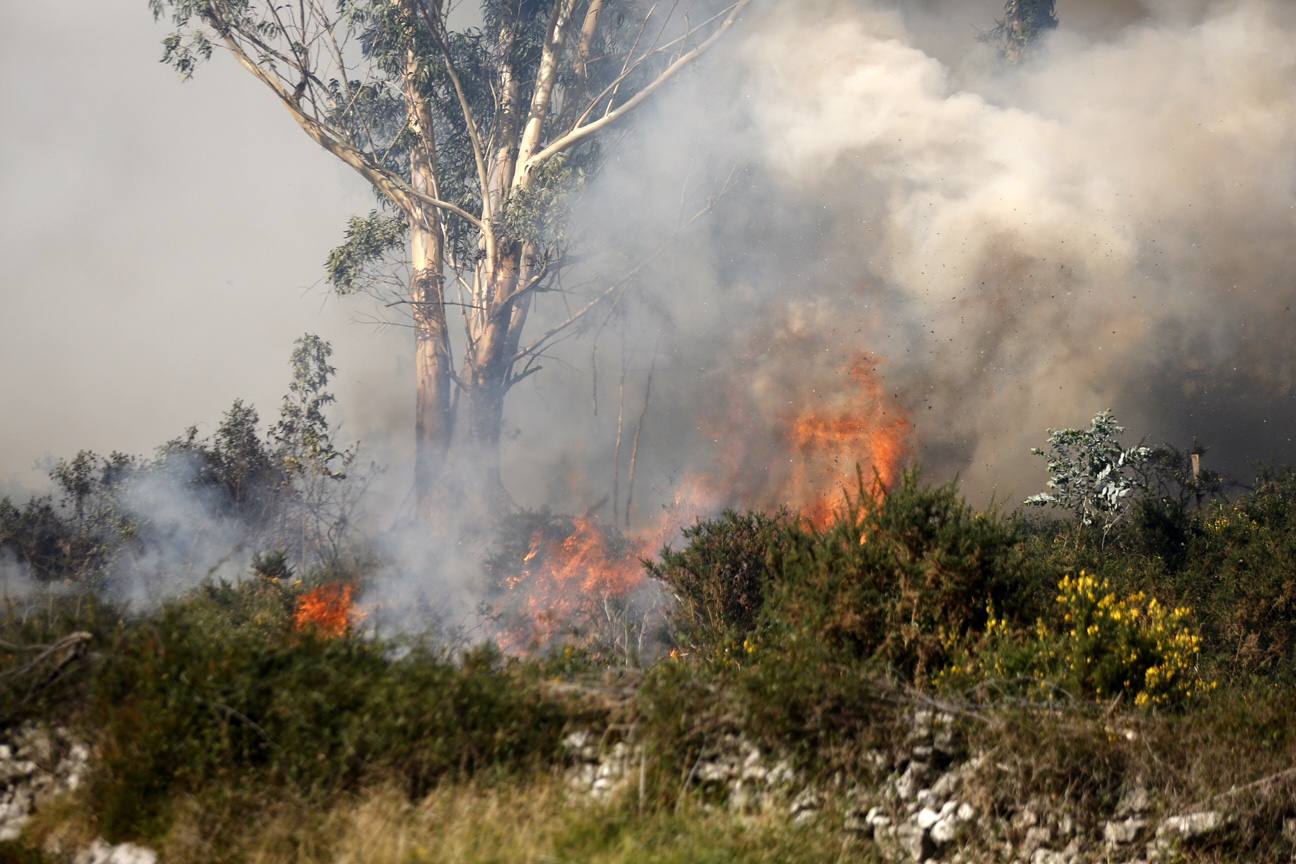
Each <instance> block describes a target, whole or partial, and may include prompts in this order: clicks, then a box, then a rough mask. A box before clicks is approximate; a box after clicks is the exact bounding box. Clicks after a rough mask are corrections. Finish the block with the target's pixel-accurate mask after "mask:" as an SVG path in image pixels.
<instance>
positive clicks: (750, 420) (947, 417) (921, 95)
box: [9, 0, 1296, 613]
mask: <svg viewBox="0 0 1296 864" xmlns="http://www.w3.org/2000/svg"><path fill="white" fill-rule="evenodd" d="M1001 8H1002V4H1001V3H1000V2H998V0H977V2H963V0H922V2H912V3H900V2H898V0H895V2H883V0H877V2H862V0H850V2H848V0H809V2H800V0H799V2H795V3H794V2H781V3H774V2H767V3H765V4H763V5H756V4H754V6H753V13H752V14H751V16H750V17H749V19H748V20H747V21H745V22H744V24H743V26H742V28H741V29H740V30H736V31H735V33H734V34H733V38H732V39H730V40H729V42H728V43H727V44H726V45H725V46H724V47H723V49H722V50H720V51H717V52H716V53H714V54H713V55H711V56H710V57H709V58H708V60H707V63H706V65H705V66H704V67H701V72H700V74H696V75H692V76H691V77H689V78H688V79H687V80H683V81H681V82H678V83H677V85H676V86H674V87H673V88H672V89H671V90H670V91H669V92H668V94H667V95H666V96H665V98H664V99H662V100H661V101H660V102H658V103H656V104H655V105H653V107H651V108H649V109H645V111H644V113H642V114H641V115H640V116H639V117H638V118H637V120H636V121H635V123H634V126H633V127H632V128H630V129H628V130H622V131H621V132H620V133H618V137H617V138H616V140H615V142H614V144H613V146H609V148H608V152H609V153H611V154H613V155H612V161H611V162H610V163H609V164H608V165H607V166H606V170H605V171H604V172H603V173H602V174H601V175H600V176H599V177H598V179H597V180H596V181H595V182H594V184H593V185H592V186H591V187H590V188H589V189H587V190H585V191H584V192H583V193H581V195H580V197H579V199H578V200H577V201H575V202H574V204H575V209H574V213H575V224H574V225H573V226H572V229H573V231H572V233H573V235H574V236H576V237H577V238H579V240H580V241H581V242H582V244H583V248H582V251H583V252H587V253H588V252H591V251H592V252H595V253H598V254H594V255H592V256H591V257H590V258H589V259H587V263H585V264H583V265H582V266H581V268H580V270H579V271H578V272H573V273H570V274H568V278H567V279H566V280H565V281H566V287H568V288H570V289H572V291H573V292H581V291H583V292H587V294H586V295H585V296H588V292H592V291H597V290H600V289H601V288H602V287H603V286H606V285H608V284H611V282H612V281H613V280H615V279H617V278H618V277H619V275H620V274H621V273H622V272H624V271H625V270H626V269H627V267H629V266H632V265H635V264H638V263H641V262H643V261H645V260H650V263H649V264H648V265H647V266H646V268H645V269H643V270H642V272H641V275H640V276H639V277H638V278H637V279H635V280H633V281H631V282H630V283H628V284H627V286H626V288H625V290H624V292H622V293H621V294H620V295H618V297H619V299H618V301H617V302H616V303H614V304H610V305H609V306H607V307H606V308H605V309H604V310H603V311H602V312H601V313H600V314H599V315H595V316H590V317H589V319H588V320H587V325H588V326H586V327H585V328H584V329H583V331H582V332H580V333H579V334H578V335H579V337H580V338H575V339H572V340H570V341H567V342H564V343H562V344H561V345H559V346H558V347H557V348H555V349H554V350H553V351H552V352H551V354H550V356H549V357H548V358H547V359H546V360H545V362H544V366H545V369H544V371H543V372H542V373H541V374H539V375H536V376H534V377H532V378H530V379H528V380H527V381H526V382H525V383H524V384H523V385H522V386H520V387H519V388H518V389H517V390H516V391H515V392H514V393H513V394H512V395H511V396H510V399H511V401H510V403H509V406H508V411H507V421H508V422H507V427H508V428H507V429H506V434H505V440H506V445H505V454H504V459H505V471H506V482H507V484H508V486H509V488H510V491H511V492H512V494H513V496H514V497H515V499H516V500H517V502H518V503H519V504H521V505H524V506H529V507H540V506H550V507H552V508H553V509H554V510H557V511H565V512H575V513H580V512H585V511H586V510H587V509H588V510H593V511H594V512H597V513H598V514H599V515H600V516H601V517H602V518H604V519H605V520H607V519H609V518H610V517H613V516H615V517H616V519H617V520H618V522H619V523H621V524H625V523H626V519H627V511H629V512H630V517H631V518H630V524H631V526H632V528H634V529H636V530H643V529H645V528H646V527H648V526H650V525H652V524H654V523H655V522H656V521H657V520H659V519H663V518H668V517H670V516H671V514H672V513H675V514H679V513H684V514H688V513H690V512H692V511H690V510H688V509H687V508H683V509H681V508H679V507H678V505H676V504H675V499H676V498H677V496H678V495H679V494H680V493H681V491H682V490H687V491H691V492H693V493H697V490H698V489H699V487H698V486H696V485H694V486H688V485H687V484H688V483H690V482H692V481H690V479H689V478H690V477H692V475H694V474H697V473H701V474H704V475H707V476H709V477H710V478H711V481H712V482H711V484H710V485H708V486H706V487H705V494H700V495H699V498H700V499H701V500H698V501H694V502H692V503H693V504H694V505H695V506H696V507H697V508H699V509H703V510H705V509H709V508H713V507H718V506H724V505H737V506H742V505H756V506H764V505H768V504H773V503H778V496H779V494H780V492H783V491H786V490H787V489H788V488H789V484H790V483H792V481H793V480H794V479H796V465H795V463H796V453H795V452H792V451H791V450H790V449H789V445H788V440H787V436H786V434H785V433H786V429H787V428H788V425H789V422H790V420H791V418H794V417H796V416H799V415H801V414H803V413H804V412H806V411H811V410H824V411H827V412H829V413H833V414H841V413H843V412H848V411H862V413H864V414H866V415H868V416H869V417H871V418H873V420H875V421H877V422H892V421H894V420H895V419H896V417H897V412H900V411H903V412H904V413H905V414H907V416H908V418H909V421H910V422H911V424H912V429H913V431H912V436H911V445H912V458H913V459H914V460H915V461H917V462H920V463H921V464H923V465H924V466H925V467H926V468H927V470H928V472H929V474H932V475H935V476H936V477H938V478H939V479H946V478H949V477H953V476H955V475H958V476H960V477H961V478H962V480H963V484H964V489H965V491H967V492H968V493H970V494H971V495H972V496H973V498H974V499H977V500H980V501H984V500H986V499H988V498H989V497H990V496H991V495H994V496H997V497H998V498H999V499H1000V500H1006V501H1008V502H1010V503H1013V502H1015V501H1017V500H1020V498H1021V497H1022V496H1024V495H1025V494H1027V493H1029V492H1032V491H1035V490H1037V489H1038V488H1039V487H1040V486H1041V484H1042V481H1043V476H1042V474H1043V470H1042V466H1041V465H1040V464H1038V460H1033V459H1032V458H1031V457H1030V456H1029V449H1030V448H1031V447H1032V446H1035V445H1038V444H1040V443H1042V441H1043V439H1044V435H1045V431H1044V430H1045V429H1046V428H1047V427H1060V426H1075V425H1082V424H1085V423H1086V422H1087V420H1088V419H1089V418H1090V417H1091V416H1092V415H1093V414H1095V413H1096V412H1098V411H1099V410H1102V409H1105V408H1113V409H1115V411H1116V413H1117V415H1118V417H1120V418H1121V419H1122V420H1123V421H1124V422H1125V423H1126V425H1127V426H1128V427H1130V435H1131V437H1137V436H1147V437H1148V438H1149V439H1150V440H1152V441H1154V442H1159V441H1162V440H1166V441H1170V442H1172V443H1176V444H1179V445H1187V444H1189V443H1191V442H1192V441H1193V440H1194V439H1197V440H1199V441H1200V442H1201V443H1203V444H1205V445H1206V446H1207V447H1208V448H1210V452H1209V453H1208V455H1207V457H1206V458H1207V465H1208V466H1209V467H1213V468H1216V469H1220V470H1223V471H1225V472H1227V473H1229V474H1231V475H1233V476H1234V477H1237V478H1239V479H1246V478H1247V475H1248V471H1249V470H1250V464H1251V463H1252V462H1255V461H1261V462H1263V461H1279V462H1292V461H1296V459H1294V458H1293V457H1296V448H1294V447H1293V440H1292V435H1291V432H1290V430H1291V429H1292V426H1293V421H1296V400H1294V399H1293V395H1294V393H1296V389H1294V388H1296V340H1292V339H1291V338H1290V337H1289V330H1290V329H1291V326H1292V323H1293V317H1292V315H1293V313H1292V307H1293V305H1296V261H1294V260H1293V256H1294V255H1296V253H1294V252H1293V240H1296V102H1294V101H1293V100H1292V98H1291V94H1292V93H1293V92H1296V52H1293V51H1292V48H1291V46H1292V45H1293V44H1296V5H1293V4H1291V3H1288V2H1285V0H1218V2H1210V0H1192V2H1188V0H1090V2H1081V0H1069V2H1068V0H1060V2H1059V3H1058V13H1059V16H1060V18H1061V21H1062V26H1061V28H1060V29H1059V30H1058V31H1057V32H1056V33H1053V34H1051V35H1050V36H1049V39H1048V41H1047V42H1046V43H1045V44H1043V45H1041V46H1039V50H1038V51H1037V52H1036V54H1035V55H1034V56H1032V57H1031V59H1030V60H1029V62H1027V63H1025V64H1024V65H1022V66H1020V67H1016V68H1005V67H1003V66H1002V65H1001V64H1000V63H998V62H997V61H996V58H995V53H994V51H993V48H992V47H991V46H989V45H987V44H984V43H981V42H978V40H977V38H976V36H977V32H978V30H986V29H988V28H989V27H991V26H992V25H993V22H994V18H995V16H996V14H998V13H999V11H1000V9H1001ZM158 74H162V73H161V72H159V73H158ZM259 96H260V97H263V96H264V94H259V93H255V92H252V93H248V94H246V98H248V99H251V100H255V99H256V98H257V97H259ZM278 119H279V121H280V122H281V124H282V125H283V126H284V127H285V128H287V126H288V125H289V124H288V121H287V120H286V119H284V118H278ZM271 122H273V121H271ZM293 132H295V130H291V129H289V130H288V135H287V136H286V137H288V136H290V135H291V134H292V133H293ZM290 140H296V139H290ZM279 146H297V147H299V148H301V150H302V151H303V152H307V151H308V150H309V148H310V146H311V145H310V144H309V143H308V142H305V141H297V143H296V144H295V145H291V144H290V143H288V141H285V142H284V143H283V144H281V145H279ZM721 190H723V195H721V196H720V197H719V198H717V199H716V200H715V201H714V202H713V205H712V206H711V208H710V210H709V212H708V213H706V215H705V216H703V217H702V218H701V219H699V220H698V221H696V222H689V221H688V220H689V218H690V217H691V216H692V215H693V214H695V213H697V212H698V211H699V210H701V209H705V208H706V205H707V201H708V199H709V198H711V197H712V196H714V195H716V193H717V192H719V191H721ZM366 206H367V205H366ZM333 239H334V238H333V237H331V236H330V237H326V238H322V240H321V244H320V248H321V249H323V248H326V247H327V245H328V243H329V242H331V241H332V240H333ZM308 263H309V262H308ZM582 299H583V298H582V297H581V296H568V297H563V296H561V295H559V294H558V293H554V294H548V295H543V296H541V297H540V298H539V303H540V306H539V308H538V310H537V313H536V322H535V332H541V331H543V330H544V329H545V327H546V325H548V324H553V323H555V322H557V321H559V320H561V319H562V317H563V316H564V314H565V313H566V310H567V309H568V308H569V307H570V306H578V305H579V303H580V302H581V301H582ZM300 330H301V327H299V326H297V327H294V332H293V335H295V333H297V332H300ZM353 330H354V332H355V334H356V335H355V338H354V340H353V341H352V337H351V336H348V335H347V333H348V331H347V330H345V329H341V330H332V331H330V332H329V333H328V336H329V337H330V338H331V339H332V340H333V341H334V342H335V343H336V344H337V345H338V349H339V350H338V357H337V363H338V365H339V367H340V368H341V370H342V375H343V377H344V378H346V379H350V380H351V382H352V386H351V387H341V388H339V395H340V397H341V403H340V404H341V408H342V410H343V412H344V416H345V418H346V422H347V428H348V429H349V431H350V432H351V433H352V434H353V435H355V436H357V437H359V438H361V439H363V440H365V441H366V442H367V447H366V450H365V454H366V458H370V459H376V460H377V461H379V462H381V463H384V464H386V465H387V466H388V469H389V470H388V471H387V473H386V475H385V477H386V481H385V482H386V484H387V486H388V487H389V488H388V489H387V490H386V494H385V496H383V497H381V498H380V499H379V503H377V504H375V505H373V506H371V508H370V510H371V512H376V513H377V514H378V515H379V517H380V518H379V519H378V520H377V521H378V523H379V524H380V525H381V527H384V528H385V527H387V526H389V525H390V524H391V523H392V521H393V519H394V518H395V517H394V516H393V513H395V514H399V513H400V511H401V507H400V504H401V502H402V501H407V500H408V499H407V493H408V487H409V474H408V471H407V470H406V468H405V466H407V465H408V449H407V447H408V441H409V437H410V430H409V425H410V423H411V419H410V411H411V403H412V396H411V392H410V391H411V387H412V383H411V380H410V375H409V372H408V370H407V369H405V368H404V367H403V365H400V364H401V363H403V360H397V359H394V358H395V356H396V353H395V352H393V351H390V350H388V349H390V345H387V346H386V347H385V348H384V350H382V351H375V352H368V353H367V354H366V352H364V351H362V350H361V347H360V346H362V345H366V344H372V343H371V342H370V341H366V340H371V338H372V334H371V333H369V331H366V330H363V329H362V328H358V327H357V328H353ZM288 338H291V337H287V338H285V345H284V346H281V347H279V348H275V349H273V351H272V353H273V354H274V355H275V356H276V357H277V356H280V355H282V354H284V353H286V343H287V339H288ZM392 338H393V339H394V340H395V342H398V343H401V346H402V350H403V334H400V333H395V334H393V335H392ZM393 344H394V343H393ZM361 356H368V357H370V358H371V359H369V360H366V361H364V365H365V367H366V368H365V369H364V370H363V375H362V376H361V371H360V370H357V369H353V368H351V367H349V366H348V363H349V358H353V357H361ZM861 357H867V358H869V361H868V363H869V365H868V368H869V369H870V370H875V371H876V373H877V374H878V376H880V377H879V380H880V382H881V383H880V385H878V387H876V388H874V389H873V390H869V389H868V388H861V387H859V386H856V385H855V384H854V383H853V382H852V381H851V379H850V378H849V376H848V373H849V370H850V369H851V367H852V363H854V362H855V361H856V360H857V359H858V358H861ZM358 376H360V377H363V386H359V385H357V384H356V381H357V380H359V379H358ZM275 380H276V381H277V380H278V372H276V375H275ZM650 382H651V399H649V398H648V396H649V383H650ZM227 389H228V390H229V392H228V395H224V394H222V396H221V397H220V400H219V402H215V403H213V407H212V410H211V411H208V414H209V415H211V414H214V411H215V410H219V407H221V406H223V405H224V404H227V402H228V400H229V398H230V397H232V396H233V395H236V394H238V393H240V392H245V391H243V390H242V388H241V387H238V386H231V387H229V388H227ZM361 398H362V399H363V401H359V400H360V399H361ZM865 403H868V404H865ZM263 407H264V406H263ZM192 419H198V418H193V417H188V416H187V417H185V418H183V420H182V421H181V422H191V420H192ZM178 425H179V424H178V423H173V424H172V425H170V426H168V427H167V428H165V429H156V430H153V431H151V432H150V433H149V434H150V436H151V437H150V438H149V440H160V439H161V438H163V437H165V436H167V435H170V434H173V433H174V431H175V429H176V428H177V426H178ZM618 433H619V434H618ZM618 439H619V440H620V446H619V447H618V445H617V441H618ZM636 442H637V444H638V446H637V448H636ZM87 444H89V445H91V446H101V447H102V446H104V445H100V444H95V442H87ZM108 446H111V445H108ZM126 446H129V445H126ZM104 449H107V448H106V447H104ZM846 461H849V460H847V459H838V462H839V463H844V462H846ZM632 462H633V464H634V465H635V470H636V476H635V479H634V484H633V488H632V487H631V482H630V477H629V471H630V466H631V464H632ZM864 467H865V470H868V467H869V466H867V465H865V466H864ZM832 469H833V470H832V471H830V472H829V474H831V475H832V476H827V475H825V477H824V480H825V482H827V483H831V482H835V480H836V478H837V477H840V476H842V475H843V474H849V472H850V471H851V470H852V466H850V465H847V464H836V465H835V466H832ZM9 470H13V469H12V467H11V468H10V469H9ZM802 479H804V478H802ZM810 479H811V480H813V479H814V478H810ZM387 502H390V503H387ZM672 507H674V508H675V509H671V508H672ZM663 508H666V509H665V510H663ZM397 533H398V539H397V540H395V541H394V542H393V543H392V546H393V554H392V555H391V556H390V557H391V559H392V561H393V562H394V563H393V566H392V567H390V568H388V570H387V571H385V572H384V573H383V574H381V578H379V579H378V581H377V585H378V589H379V592H380V594H381V597H380V598H379V599H380V601H381V602H384V603H385V604H386V605H388V606H389V607H390V608H405V609H409V608H411V607H414V606H417V605H418V604H419V603H427V604H431V606H432V607H439V608H444V607H445V606H446V605H447V604H448V605H451V606H455V607H457V608H458V609H459V610H460V612H462V613H466V611H467V610H469V609H470V608H471V607H472V605H473V603H474V602H475V599H476V593H475V592H476V586H477V582H476V580H477V574H476V569H475V568H476V566H477V564H478V563H479V562H478V560H477V558H478V551H477V549H476V548H468V549H459V548H457V547H451V546H449V545H447V544H446V543H445V542H444V536H442V535H436V534H435V533H433V534H429V533H428V532H427V531H426V529H425V528H424V527H422V526H417V527H416V528H415V529H414V530H413V531H411V532H403V533H402V532H397ZM450 533H454V532H450ZM470 545H471V544H470Z"/></svg>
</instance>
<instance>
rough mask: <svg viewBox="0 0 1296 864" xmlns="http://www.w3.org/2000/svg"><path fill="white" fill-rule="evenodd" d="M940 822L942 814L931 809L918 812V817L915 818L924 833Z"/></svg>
mask: <svg viewBox="0 0 1296 864" xmlns="http://www.w3.org/2000/svg"><path fill="white" fill-rule="evenodd" d="M939 820H940V814H939V813H937V812H936V811H935V810H933V809H931V808H930V807H924V808H922V809H921V810H919V811H918V815H917V816H916V817H914V822H915V824H917V826H918V827H919V828H921V829H922V830H923V831H926V830H927V829H928V828H930V827H932V826H933V825H935V824H936V823H937V822H938V821H939Z"/></svg>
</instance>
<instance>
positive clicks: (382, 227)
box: [324, 210, 407, 295]
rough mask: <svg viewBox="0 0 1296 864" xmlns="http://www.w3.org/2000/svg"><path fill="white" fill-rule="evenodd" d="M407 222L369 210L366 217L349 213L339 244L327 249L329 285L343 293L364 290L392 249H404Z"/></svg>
mask: <svg viewBox="0 0 1296 864" xmlns="http://www.w3.org/2000/svg"><path fill="white" fill-rule="evenodd" d="M406 231H407V225H406V222H405V218H404V217H403V216H395V215H389V214H386V213H379V212H378V211H377V210H370V211H369V215H368V216H352V217H351V219H350V221H348V222H347V227H346V233H345V235H344V239H343V241H342V245H341V246H338V247H337V248H335V249H333V250H332V251H331V252H329V256H328V260H327V261H326V262H325V264H324V270H325V272H326V273H327V276H328V281H329V284H330V285H332V286H333V290H335V291H337V293H339V294H342V295H346V294H354V293H356V292H357V291H361V290H364V287H365V285H366V284H367V283H368V281H369V280H370V279H372V278H373V273H372V269H373V268H374V267H380V266H381V264H382V262H383V260H384V258H385V257H386V256H387V255H388V254H389V253H391V252H395V251H397V250H399V249H401V248H403V246H404V244H405V237H406Z"/></svg>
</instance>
